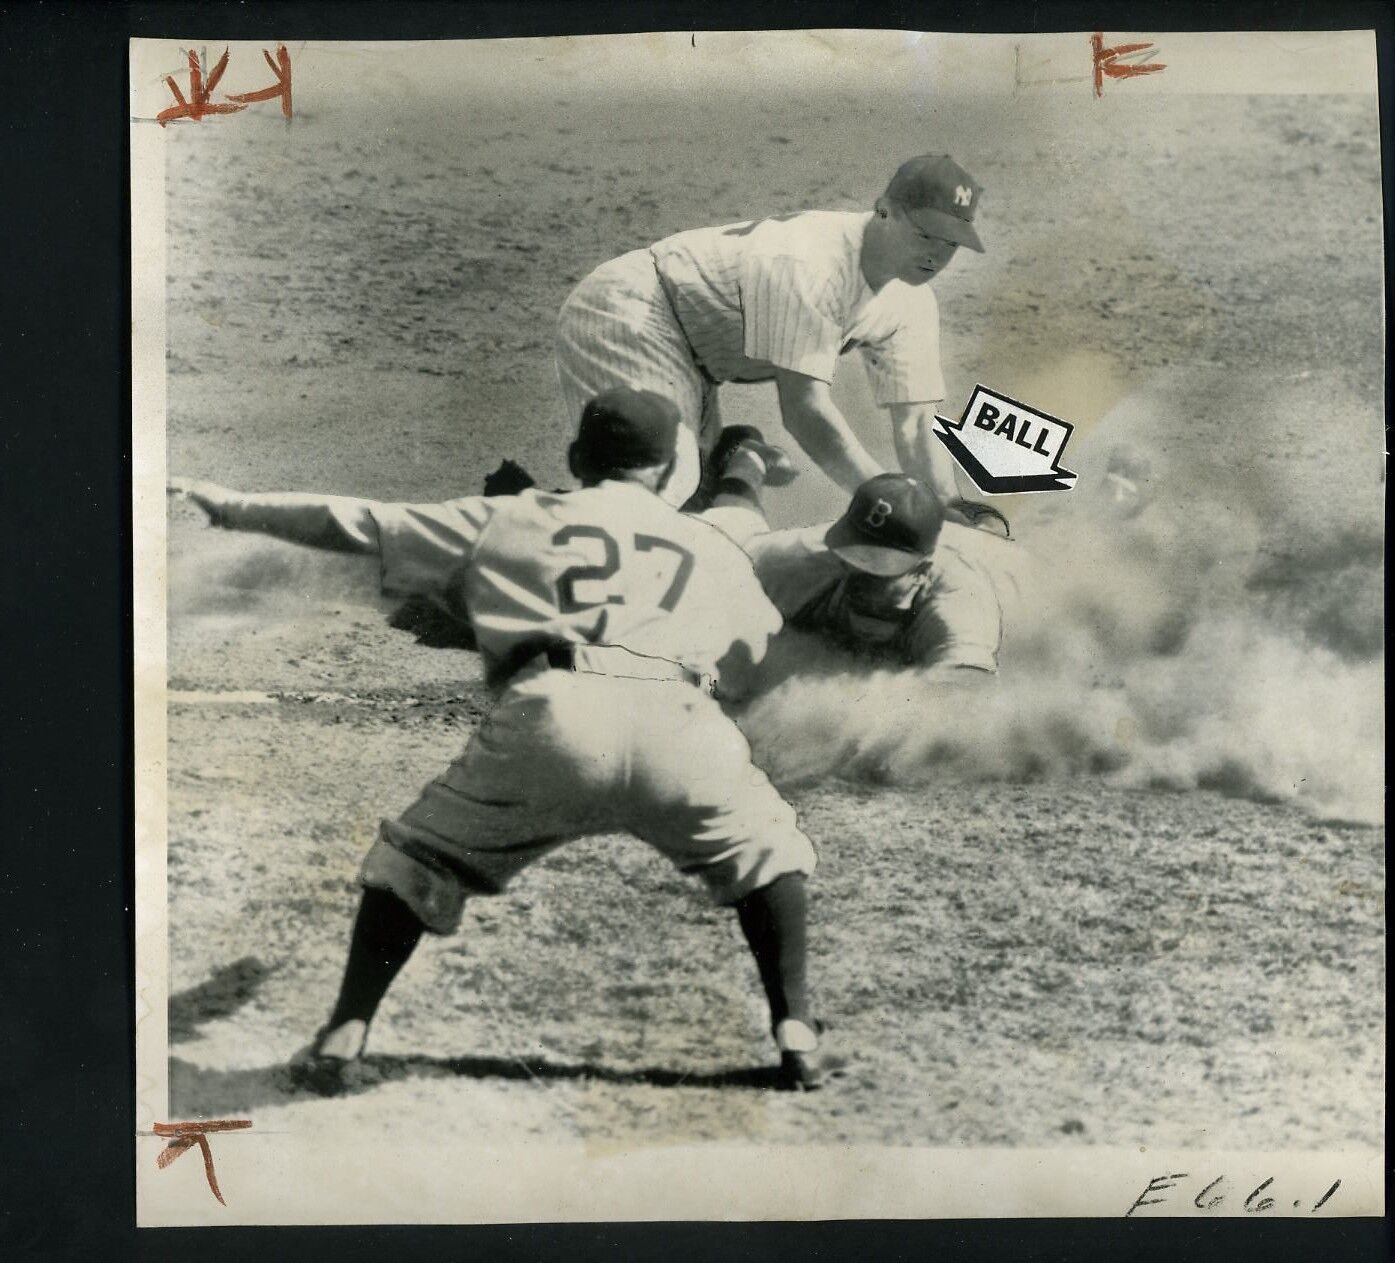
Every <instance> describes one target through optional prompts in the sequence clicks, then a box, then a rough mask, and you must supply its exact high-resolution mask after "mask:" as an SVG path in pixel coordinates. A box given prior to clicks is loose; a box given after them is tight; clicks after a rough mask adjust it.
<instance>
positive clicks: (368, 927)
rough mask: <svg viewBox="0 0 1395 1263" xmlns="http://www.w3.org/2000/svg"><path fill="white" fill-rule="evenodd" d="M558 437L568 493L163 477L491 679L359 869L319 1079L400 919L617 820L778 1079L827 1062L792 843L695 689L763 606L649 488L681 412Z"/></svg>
mask: <svg viewBox="0 0 1395 1263" xmlns="http://www.w3.org/2000/svg"><path fill="white" fill-rule="evenodd" d="M580 415H581V424H580V431H579V433H578V436H577V438H576V441H575V442H574V443H573V444H572V446H571V449H570V463H571V468H572V472H573V473H574V474H575V475H576V476H577V478H578V479H579V481H580V482H581V484H582V485H581V489H580V490H577V491H572V492H567V493H562V494H558V493H552V492H543V491H537V490H528V491H524V492H522V493H521V494H519V495H516V496H493V497H485V496H472V497H467V498H464V499H461V500H453V501H448V502H445V503H441V504H386V503H381V502H377V501H370V500H357V499H351V498H348V497H325V496H313V495H301V494H274V493H273V494H262V495H243V494H241V493H238V492H234V491H230V490H228V489H226V488H221V487H217V486H214V485H213V484H208V483H197V482H189V481H186V480H182V479H176V480H172V481H171V484H170V489H171V491H173V492H176V493H182V494H183V495H185V496H186V497H187V498H189V499H190V500H192V501H193V502H194V503H195V504H197V505H199V506H200V507H201V508H202V509H203V510H204V511H205V512H206V513H207V514H208V516H209V518H210V520H211V521H212V522H214V523H215V524H216V525H221V526H226V527H230V528H233V529H239V530H253V531H261V532H265V533H268V534H271V535H273V536H276V537H278V538H281V539H286V540H291V541H294V542H298V543H303V544H308V545H312V546H315V547H319V548H327V549H333V550H337V551H342V552H350V553H359V554H362V555H364V556H365V557H366V558H369V559H370V560H371V561H372V562H373V563H374V566H373V578H374V580H375V581H378V582H380V583H381V586H382V587H383V589H384V590H385V591H387V592H389V593H391V594H393V595H406V594H414V593H415V594H426V595H429V596H430V597H432V598H433V599H435V600H437V601H438V602H440V603H441V604H442V605H443V606H444V607H446V608H448V609H451V610H454V611H456V612H457V613H458V614H459V615H460V617H462V618H464V617H468V619H469V621H470V622H471V624H472V625H473V627H474V631H475V634H476V637H477V639H478V644H479V648H480V651H481V653H482V654H483V656H484V659H485V663H486V668H487V678H488V679H489V680H490V682H491V683H492V684H493V685H494V686H495V688H496V689H497V690H498V698H497V702H496V704H495V706H494V708H493V709H492V710H491V712H490V714H489V716H488V717H487V718H486V720H485V722H484V724H483V725H482V726H481V728H480V730H479V732H478V733H477V734H476V735H475V737H474V739H473V740H472V741H471V742H470V744H469V746H468V747H467V748H466V750H465V752H464V753H463V754H462V755H461V756H460V757H459V758H458V759H457V760H456V761H455V762H454V763H452V764H451V765H450V766H449V767H448V768H447V769H446V770H445V771H444V772H443V773H442V774H441V775H440V776H438V777H437V778H436V779H435V780H433V781H432V782H431V783H429V784H428V785H427V786H426V787H425V788H424V789H423V790H422V792H421V795H420V796H419V797H418V799H417V800H416V802H415V803H414V804H413V805H412V806H410V807H409V808H408V809H407V810H406V811H405V812H404V813H403V814H402V815H401V816H399V817H397V818H396V819H395V820H387V821H384V822H383V825H382V828H381V831H380V833H379V837H378V840H377V842H376V843H375V844H374V846H373V848H372V849H371V850H370V851H369V853H368V856H367V858H366V859H365V860H364V863H363V867H362V870H361V873H360V879H361V881H362V883H363V885H364V886H365V887H366V889H365V892H364V895H363V898H362V902H361V904H360V908H359V912H358V916H357V919H356V921H355V924H354V931H353V937H352V941H351V944H350V948H349V956H348V962H347V965H346V968H345V974H344V979H343V983H342V987H341V990H340V994H339V998H338V1001H337V1003H336V1004H335V1007H334V1010H333V1012H332V1013H331V1015H330V1017H329V1020H328V1022H327V1023H326V1025H325V1026H324V1027H323V1028H322V1029H321V1031H320V1032H319V1034H318V1036H317V1037H316V1039H315V1041H314V1043H313V1044H312V1046H311V1047H310V1048H309V1049H308V1050H307V1051H306V1052H305V1053H304V1054H303V1055H302V1057H301V1058H300V1059H299V1061H298V1065H299V1068H300V1073H301V1074H302V1075H303V1076H304V1077H306V1079H307V1081H308V1082H310V1083H311V1084H313V1085H316V1086H319V1087H321V1088H323V1089H325V1090H332V1089H333V1088H334V1087H335V1086H336V1085H337V1084H338V1083H339V1082H340V1081H341V1077H342V1074H343V1072H344V1070H345V1068H346V1067H347V1066H348V1065H350V1064H351V1063H352V1062H353V1061H355V1060H356V1059H357V1058H359V1057H360V1056H361V1054H362V1052H363V1047H364V1044H365V1042H366V1040H367V1036H368V1027H369V1024H370V1023H371V1021H372V1020H373V1017H374V1014H375V1013H376V1012H377V1009H378V1006H379V1004H380V1002H381V1000H382V998H383V996H384V994H385V993H386V991H387V989H388V987H389V986H390V984H391V982H392V980H393V979H394V978H395V977H396V975H397V973H398V971H399V970H400V969H401V968H402V966H403V965H404V964H405V963H406V961H407V959H408V957H409V956H410V955H411V953H412V951H413V950H414V949H415V946H416V944H417V942H418V940H419V938H420V936H421V934H422V933H423V931H431V932H433V933H438V934H446V933H450V932H453V931H454V930H455V929H456V928H457V926H458V925H459V922H460V917H461V911H462V907H463V905H464V903H465V902H466V900H467V899H468V898H474V897H477V896H481V895H491V894H498V893H500V892H502V891H503V890H504V888H505V887H506V886H507V884H508V883H509V881H510V880H511V879H512V878H513V877H514V876H515V875H516V874H517V873H519V872H520V871H521V870H522V869H524V868H526V867H527V866H528V865H530V864H532V863H533V862H534V861H535V860H537V859H539V858H540V857H542V856H543V855H546V854H547V853H548V852H549V851H551V850H553V849H554V848H555V847H557V846H559V845H561V844H563V843H565V842H567V841H569V840H571V839H572V838H575V837H577V836H579V835H582V834H588V833H600V832H606V831H611V830H617V829H623V830H627V831H629V832H632V833H634V834H637V835H638V836H639V837H641V838H643V839H644V840H645V841H646V842H648V843H649V844H650V845H652V846H654V847H655V848H656V849H657V850H659V851H660V852H661V853H662V854H664V855H665V856H667V857H668V858H669V859H670V860H671V861H672V862H673V863H674V864H675V865H676V866H677V867H678V868H679V869H680V870H682V871H683V872H686V873H691V874H693V875H695V876H697V877H699V878H700V879H702V880H703V881H704V882H705V883H706V885H707V887H708V889H709V890H710V892H711V894H712V895H713V897H714V898H715V899H716V900H717V901H718V902H719V903H723V904H728V905H731V906H733V907H734V908H735V910H736V913H737V917H738V920H739V922H740V925H741V928H742V930H743V932H744V934H745V937H746V940H747V943H748V944H749V946H750V949H751V951H752V953H753V955H754V956H755V959H756V964H757V967H758V970H759V973H760V977H761V981H762V984H763V986H764V989H765V992H766V996H767V998H768V1001H769V1004H770V1011H771V1019H772V1027H773V1032H774V1036H775V1041H776V1045H777V1047H778V1049H779V1051H780V1055H781V1076H782V1079H783V1081H784V1083H785V1084H786V1085H787V1086H790V1087H796V1088H809V1087H816V1086H818V1085H819V1083H820V1082H821V1080H822V1079H823V1077H824V1076H825V1075H826V1074H827V1073H828V1072H829V1071H830V1069H831V1068H832V1067H833V1063H832V1059H831V1058H830V1057H829V1054H828V1051H827V1048H826V1047H820V1041H819V1033H820V1032H819V1027H818V1024H817V1023H816V1022H815V1020H814V1018H813V1016H812V1013H811V1009H810V1001H809V994H808V984H807V981H806V976H805V974H806V970H805V908H806V895H805V878H806V876H807V875H808V874H809V873H811V872H812V871H813V869H814V865H815V856H814V849H813V847H812V845H811V844H810V842H809V840H808V838H806V837H805V836H804V834H803V833H802V832H801V831H800V829H799V826H798V824H797V822H796V820H795V814H794V811H793V809H792V808H791V807H790V806H789V804H788V803H786V802H785V801H784V799H783V798H781V796H780V795H779V793H778V792H777V791H776V790H775V789H774V787H773V786H772V785H771V784H770V782H769V780H767V779H766V777H765V775H764V774H763V773H762V772H760V771H759V769H757V768H756V767H755V766H754V765H753V764H752V762H751V752H750V748H749V746H748V745H747V744H746V741H745V739H744V738H743V737H742V735H741V733H740V730H739V729H738V728H737V727H736V725H735V724H734V723H732V722H731V720H730V719H728V718H727V717H726V715H725V714H724V713H723V712H722V710H721V709H720V707H719V706H718V704H717V702H716V701H715V700H713V698H712V696H710V695H709V691H708V689H707V688H703V687H696V685H698V684H699V683H701V682H703V681H712V682H713V684H714V685H715V687H718V688H720V690H721V691H722V692H723V693H724V694H731V693H739V692H740V691H741V689H742V688H743V687H744V686H745V684H746V682H747V681H748V679H749V678H750V675H751V672H752V671H753V669H754V667H755V664H756V663H758V662H759V661H760V659H761V658H762V656H763V655H764V653H765V651H766V646H767V643H768V641H769V640H770V637H771V636H773V635H774V634H775V633H776V632H777V631H778V630H779V628H780V615H779V613H778V612H777V611H776V609H775V608H774V607H773V606H772V605H771V603H770V601H769V600H768V599H767V598H766V596H765V594H764V593H763V592H762V590H761V587H760V584H759V582H758V581H757V579H756V576H755V573H754V572H753V570H752V568H751V563H750V560H749V558H748V557H747V556H746V554H745V553H744V552H742V551H741V549H740V548H739V547H738V546H737V545H736V544H735V543H734V542H733V541H732V540H731V539H729V538H728V537H727V536H726V535H725V534H723V533H722V531H720V530H718V529H716V528H715V527H714V526H712V525H711V524H709V523H707V522H703V521H700V520H699V519H697V518H696V517H694V516H692V515H687V514H681V513H679V512H677V511H676V510H675V509H674V508H672V507H671V506H670V505H668V504H666V503H665V502H664V501H663V500H662V499H661V498H660V496H659V495H658V494H656V493H658V492H661V491H662V490H663V488H664V486H665V484H666V482H667V480H668V478H669V477H670V476H671V474H672V472H673V469H674V466H675V462H676V444H677V437H678V433H679V430H680V428H681V424H680V421H679V417H678V413H677V409H676V408H675V407H674V406H673V404H671V403H670V402H669V401H667V400H665V399H662V398H660V397H658V396H656V395H654V394H651V393H648V392H642V391H636V390H631V389H628V388H617V389H613V390H610V391H607V392H605V393H604V394H602V395H600V396H598V397H597V398H596V399H593V400H591V401H589V402H588V403H587V404H586V405H585V407H584V408H583V409H582V410H581V414H580Z"/></svg>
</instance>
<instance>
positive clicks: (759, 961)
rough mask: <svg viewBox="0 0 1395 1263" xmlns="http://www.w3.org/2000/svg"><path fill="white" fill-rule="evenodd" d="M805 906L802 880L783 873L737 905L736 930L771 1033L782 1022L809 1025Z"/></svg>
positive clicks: (801, 877)
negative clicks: (750, 959)
mask: <svg viewBox="0 0 1395 1263" xmlns="http://www.w3.org/2000/svg"><path fill="white" fill-rule="evenodd" d="M808 903H809V900H808V894H807V891H806V889H805V883H804V875H803V874H802V873H786V874H785V875H784V876H783V877H778V878H776V879H775V880H774V881H773V882H771V883H770V885H768V886H762V887H761V888H760V889H759V890H753V891H752V892H751V893H750V894H749V895H747V896H746V897H745V898H744V899H741V900H739V901H738V902H737V904H736V915H737V918H738V920H739V921H740V922H741V931H742V933H743V934H745V936H746V942H747V943H749V944H750V947H751V953H752V955H753V956H755V958H756V968H757V969H758V970H759V971H760V980H761V985H762V986H764V988H765V994H766V998H767V999H768V1000H769V1001H770V1023H771V1026H772V1028H773V1027H774V1026H776V1025H777V1024H778V1023H780V1022H782V1021H784V1019H785V1018H787V1017H793V1018H796V1019H798V1020H799V1021H801V1022H806V1023H809V1024H811V1025H812V1023H813V1015H812V1014H811V1012H810V1009H809V982H808V979H807V977H806V976H805V974H806V965H805V960H806V956H807V950H808V942H807V940H808V934H807V920H808Z"/></svg>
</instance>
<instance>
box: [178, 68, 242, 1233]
mask: <svg viewBox="0 0 1395 1263" xmlns="http://www.w3.org/2000/svg"><path fill="white" fill-rule="evenodd" d="M224 56H225V57H226V54H224ZM251 1125H252V1120H251V1119H250V1118H205V1119H202V1120H200V1121H199V1122H194V1123H156V1124H155V1125H154V1131H155V1134H156V1135H157V1136H169V1137H170V1142H169V1144H167V1145H166V1146H165V1147H164V1148H163V1149H161V1150H160V1153H159V1155H158V1156H157V1157H156V1159H155V1165H156V1166H157V1167H159V1169H160V1170H162V1171H163V1170H164V1169H165V1168H166V1167H167V1166H169V1164H170V1163H171V1162H173V1161H174V1160H175V1159H176V1158H177V1157H179V1155H180V1154H181V1153H187V1152H188V1151H189V1150H190V1149H192V1148H193V1147H194V1146H195V1145H198V1147H199V1148H200V1149H201V1150H202V1151H203V1173H204V1175H206V1176H207V1177H208V1187H209V1188H211V1189H212V1190H213V1196H214V1197H216V1198H217V1199H218V1202H219V1204H220V1205H223V1206H226V1205H227V1202H225V1201H223V1194H222V1193H221V1192H220V1191H219V1188H218V1176H217V1175H216V1174H215V1172H214V1170H213V1150H212V1149H210V1148H209V1147H208V1134H207V1133H209V1132H212V1131H241V1130H242V1129H243V1128H246V1127H250V1126H251Z"/></svg>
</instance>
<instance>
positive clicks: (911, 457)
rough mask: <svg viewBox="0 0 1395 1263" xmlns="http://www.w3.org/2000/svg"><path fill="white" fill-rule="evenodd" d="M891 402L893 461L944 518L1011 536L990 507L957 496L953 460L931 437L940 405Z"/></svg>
mask: <svg viewBox="0 0 1395 1263" xmlns="http://www.w3.org/2000/svg"><path fill="white" fill-rule="evenodd" d="M941 402H942V401H939V402H935V403H894V404H891V405H890V406H889V411H890V412H891V434H892V438H893V440H894V441H895V444H896V459H897V460H899V461H900V462H901V470H902V472H903V473H907V474H909V475H910V476H911V477H912V478H918V479H920V481H921V482H923V483H925V485H926V486H928V487H929V488H930V489H931V490H932V491H933V492H934V493H935V494H936V495H937V496H939V498H940V502H941V503H942V504H943V505H944V506H945V509H946V511H947V513H946V516H947V517H948V518H949V520H950V521H951V522H958V523H959V524H960V525H961V526H982V527H987V528H989V529H992V528H991V525H990V524H991V523H994V522H996V524H997V525H998V526H999V527H1000V528H1001V530H1002V533H1003V534H1004V535H1011V534H1012V529H1011V527H1010V526H1009V525H1008V520H1007V517H1006V516H1005V515H1004V514H1003V513H1002V511H1001V510H999V509H995V508H994V507H993V506H992V505H991V504H981V503H980V502H979V501H977V500H966V499H965V498H964V497H963V496H961V495H960V494H959V485H958V484H959V480H958V476H957V475H956V473H955V469H954V458H953V457H952V456H950V454H949V450H948V449H947V448H946V447H945V445H944V444H943V443H941V442H940V441H939V439H937V438H936V437H935V435H934V428H935V410H936V409H937V408H939V407H940V403H941Z"/></svg>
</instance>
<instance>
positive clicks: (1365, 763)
mask: <svg viewBox="0 0 1395 1263" xmlns="http://www.w3.org/2000/svg"><path fill="white" fill-rule="evenodd" d="M1115 508H1117V506H1112V505H1110V504H1109V503H1108V499H1107V497H1103V496H1096V497H1095V498H1094V499H1093V500H1092V501H1088V502H1087V501H1085V500H1082V501H1080V502H1079V503H1077V504H1076V505H1073V506H1072V509H1073V510H1074V511H1073V512H1070V513H1068V514H1060V515H1058V516H1057V517H1056V519H1055V520H1054V521H1053V520H1046V521H1043V522H1040V523H1039V524H1038V525H1037V528H1036V529H1035V530H1032V531H1031V532H1030V543H1029V544H1028V545H1025V546H1026V547H1029V548H1030V549H1031V555H1032V562H1033V565H1032V570H1033V573H1034V583H1033V584H1032V587H1031V590H1030V591H1028V592H1025V593H1024V594H1023V597H1022V599H1021V600H1020V602H1019V603H1018V604H1017V607H1016V608H1013V609H1009V611H1008V617H1007V629H1006V635H1005V640H1004V644H1003V649H1002V657H1001V670H1000V674H999V675H998V677H996V678H993V677H989V676H985V675H981V674H980V673H977V672H967V671H958V672H950V673H948V674H946V673H944V672H943V671H933V670H931V671H926V670H919V671H917V670H875V669H869V668H868V667H866V666H865V665H862V664H859V663H857V662H856V661H854V660H853V659H852V658H850V657H847V656H844V655H841V654H838V653H835V652H834V651H832V650H830V649H828V648H827V647H825V646H822V645H818V644H815V643H813V642H812V641H810V640H809V639H808V638H804V637H798V636H792V637H787V638H786V639H785V641H784V642H783V643H781V644H780V645H779V646H778V648H777V650H776V652H775V654H774V655H773V656H772V660H771V662H770V666H769V670H770V676H769V683H770V687H769V689H768V691H766V692H764V693H763V694H762V695H761V696H760V697H759V698H758V699H757V700H756V701H755V702H754V703H753V704H751V705H750V706H749V707H748V708H747V709H746V711H745V713H744V714H743V715H742V717H741V724H742V727H743V729H744V730H745V732H746V734H747V736H748V738H749V739H750V741H751V743H752V746H753V748H754V750H755V752H756V756H757V759H758V761H759V762H761V763H762V765H763V766H765V767H766V768H767V770H768V771H769V772H770V773H771V775H772V777H773V778H774V779H775V780H776V781H777V782H780V783H783V784H798V783H806V782H810V781H816V780H820V779H824V778H827V777H830V776H841V777H844V778H848V779H852V780H860V781H864V782H871V783H891V784H908V785H909V784H917V783H923V782H929V781H941V780H957V781H984V780H989V781H1032V780H1041V779H1047V778H1066V777H1069V778H1082V777H1089V776H1098V777H1100V778H1102V780H1103V781H1104V782H1106V783H1110V784H1115V785H1124V786H1133V787H1149V788H1159V789H1172V790H1178V791H1187V790H1194V789H1198V788H1206V789H1215V790H1218V791H1221V792H1223V793H1227V794H1231V795H1235V796H1241V797H1245V798H1250V799H1256V800H1260V801H1270V802H1286V803H1293V804H1296V805H1298V806H1300V807H1301V808H1303V809H1305V810H1306V811H1308V812H1309V813H1311V814H1312V815H1313V816H1314V817H1316V818H1318V819H1320V820H1324V821H1332V822H1342V823H1355V824H1368V825H1375V824H1379V823H1380V822H1381V821H1382V820H1383V812H1384V807H1383V794H1384V787H1383V786H1384V763H1383V755H1382V752H1383V749H1384V714H1383V697H1384V677H1383V670H1384V667H1383V657H1382V654H1383V628H1382V617H1383V616H1382V596H1381V594H1382V566H1383V542H1382V537H1381V535H1380V533H1379V527H1378V525H1377V524H1372V525H1371V526H1370V528H1369V529H1361V528H1353V527H1347V528H1344V529H1343V530H1342V531H1340V532H1338V533H1336V534H1334V535H1333V536H1331V537H1329V538H1327V539H1325V540H1324V539H1321V538H1308V537H1298V538H1297V539H1295V540H1294V541H1292V543H1291V546H1290V547H1289V548H1288V549H1287V550H1285V549H1283V548H1280V549H1278V550H1275V549H1274V548H1273V546H1272V542H1273V538H1274V532H1273V530H1272V528H1269V529H1266V528H1265V527H1264V525H1263V524H1262V523H1261V521H1260V520H1259V519H1258V517H1257V515H1256V513H1255V512H1254V511H1253V510H1251V509H1248V508H1246V507H1245V506H1244V505H1234V504H1232V505H1231V506H1230V508H1229V510H1228V512H1227V514H1226V515H1225V518H1224V526H1223V528H1221V529H1216V527H1215V521H1216V518H1215V516H1214V515H1210V514H1207V513H1203V512H1199V511H1198V509H1197V507H1196V506H1195V505H1194V504H1191V503H1181V502H1178V503H1171V504H1169V503H1163V502H1154V503H1152V504H1149V505H1147V507H1146V508H1144V509H1143V510H1142V511H1141V512H1139V513H1137V514H1136V516H1133V517H1124V518H1121V517H1119V516H1118V515H1117V513H1116V512H1111V509H1115Z"/></svg>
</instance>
